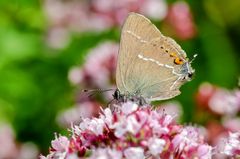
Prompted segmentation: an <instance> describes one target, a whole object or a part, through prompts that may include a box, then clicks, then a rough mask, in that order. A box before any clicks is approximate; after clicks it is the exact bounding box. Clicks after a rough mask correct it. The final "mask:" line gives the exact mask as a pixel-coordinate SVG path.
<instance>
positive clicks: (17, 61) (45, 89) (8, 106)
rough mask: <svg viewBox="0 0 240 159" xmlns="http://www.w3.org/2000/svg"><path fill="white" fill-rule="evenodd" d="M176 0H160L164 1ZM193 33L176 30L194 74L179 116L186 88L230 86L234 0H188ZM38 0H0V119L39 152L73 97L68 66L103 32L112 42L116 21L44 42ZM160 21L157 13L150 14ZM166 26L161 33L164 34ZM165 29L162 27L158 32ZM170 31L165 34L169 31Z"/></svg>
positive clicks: (234, 62) (239, 31)
mask: <svg viewBox="0 0 240 159" xmlns="http://www.w3.org/2000/svg"><path fill="white" fill-rule="evenodd" d="M174 2H176V1H173V0H169V1H167V3H168V5H171V4H172V3H174ZM186 2H187V3H188V5H189V6H190V9H191V12H192V16H193V20H194V23H195V25H196V28H197V34H196V36H195V37H193V38H191V39H187V40H181V39H178V38H176V40H177V41H178V43H179V44H180V45H181V46H182V47H183V48H184V50H185V51H186V52H187V54H188V56H189V57H190V58H191V57H192V56H193V55H194V54H195V53H197V54H198V57H197V58H196V60H195V61H194V63H193V67H194V68H195V69H196V75H195V77H194V80H193V81H192V82H190V83H188V84H186V85H184V86H183V87H182V89H181V90H182V92H183V93H182V94H181V95H180V96H178V97H177V98H176V99H177V100H179V101H180V102H181V104H182V105H183V110H184V118H183V119H184V120H183V122H190V121H191V120H192V118H193V116H194V93H196V91H197V89H198V86H199V85H200V84H201V83H202V82H204V81H208V82H211V83H213V84H216V85H219V86H223V87H226V88H234V87H237V80H238V78H239V75H240V74H239V72H240V12H239V8H240V1H239V0H230V1H225V0H198V1H196V0H189V1H186ZM43 7H44V1H29V0H13V1H11V2H10V1H7V0H1V1H0V123H4V122H7V123H10V124H11V125H12V127H13V129H14V131H15V134H16V141H17V142H27V141H32V142H34V143H35V144H36V145H37V146H38V148H39V149H40V152H42V153H46V152H47V150H48V147H49V146H50V141H51V139H53V136H54V132H63V131H64V130H62V129H61V128H60V127H59V126H58V125H57V124H56V115H57V113H58V112H59V111H60V110H62V109H64V108H66V107H69V106H71V105H73V104H74V102H75V99H74V98H75V94H76V88H75V87H73V86H71V84H70V82H69V80H68V72H69V70H70V68H71V67H72V66H75V65H80V64H83V63H84V57H85V55H86V54H87V53H88V51H89V49H90V48H93V47H95V46H96V45H97V44H98V43H100V42H102V41H104V40H109V39H110V40H113V41H116V42H118V41H119V37H120V29H119V27H110V28H108V29H105V30H104V31H100V32H91V31H87V32H74V31H72V32H71V34H70V40H69V42H68V43H67V45H66V46H64V47H61V48H52V47H50V46H49V45H48V41H47V40H46V39H47V34H48V30H49V28H50V24H49V22H48V17H47V16H46V13H45V10H44V9H43ZM156 24H157V26H158V27H159V28H162V27H163V28H164V26H165V28H166V25H167V23H164V20H163V21H161V22H158V21H156ZM167 30H168V29H163V33H164V34H166V35H168V34H169V33H168V31H167ZM164 31H165V32H164ZM169 35H171V34H169Z"/></svg>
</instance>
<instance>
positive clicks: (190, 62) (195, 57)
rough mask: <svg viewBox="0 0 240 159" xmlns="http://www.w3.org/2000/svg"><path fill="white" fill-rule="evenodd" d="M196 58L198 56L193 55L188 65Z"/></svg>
mask: <svg viewBox="0 0 240 159" xmlns="http://www.w3.org/2000/svg"><path fill="white" fill-rule="evenodd" d="M197 56H198V54H194V55H193V58H192V60H191V61H190V62H189V63H192V62H193V61H194V60H195V59H196V57H197Z"/></svg>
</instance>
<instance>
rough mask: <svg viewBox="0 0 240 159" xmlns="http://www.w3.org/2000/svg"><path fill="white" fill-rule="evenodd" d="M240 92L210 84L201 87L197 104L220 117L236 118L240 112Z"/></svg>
mask: <svg viewBox="0 0 240 159" xmlns="http://www.w3.org/2000/svg"><path fill="white" fill-rule="evenodd" d="M239 92H240V90H227V89H224V88H220V87H217V86H214V85H211V84H209V83H203V84H202V85H201V86H200V87H199V91H198V93H197V96H196V100H197V104H198V105H199V106H200V107H205V108H208V109H209V110H211V111H212V112H213V113H216V114H218V115H228V116H234V115H236V114H237V113H238V112H239V111H240V96H239Z"/></svg>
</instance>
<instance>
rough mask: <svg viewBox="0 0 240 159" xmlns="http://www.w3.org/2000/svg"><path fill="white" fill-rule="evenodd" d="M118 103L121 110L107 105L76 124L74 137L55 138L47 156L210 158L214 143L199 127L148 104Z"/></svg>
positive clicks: (108, 158)
mask: <svg viewBox="0 0 240 159" xmlns="http://www.w3.org/2000/svg"><path fill="white" fill-rule="evenodd" d="M119 107H120V111H119V112H111V110H110V109H109V108H106V109H104V110H102V111H101V112H102V113H101V114H100V115H99V117H98V118H96V117H95V118H93V117H92V118H85V119H83V120H82V122H81V123H80V124H79V125H74V126H73V127H72V132H73V134H72V136H71V138H70V139H67V138H66V137H62V136H60V137H59V138H56V139H55V140H54V142H52V149H51V151H50V154H49V155H48V156H47V157H48V158H50V157H52V156H64V157H66V158H68V157H69V156H73V155H75V156H76V154H77V155H78V156H79V158H80V157H88V158H90V159H93V158H99V159H102V158H104V159H111V158H113V156H114V157H115V156H116V158H119V159H120V158H125V159H144V158H147V157H150V158H151V157H152V158H163V159H164V158H170V157H173V158H194V157H196V158H202V159H203V158H211V156H212V147H211V146H209V145H208V144H206V143H205V142H204V139H203V136H202V135H201V134H200V132H199V131H198V128H195V127H190V126H187V127H185V126H182V125H179V124H176V122H175V120H174V117H172V116H171V115H167V114H165V113H163V112H161V111H159V110H158V111H155V110H153V109H152V108H151V107H149V106H142V107H139V106H138V105H136V104H135V103H131V102H127V103H123V104H122V105H121V106H119ZM127 108H128V109H127ZM63 143H65V145H62V144H63ZM89 152H90V153H89ZM49 156H50V157H49Z"/></svg>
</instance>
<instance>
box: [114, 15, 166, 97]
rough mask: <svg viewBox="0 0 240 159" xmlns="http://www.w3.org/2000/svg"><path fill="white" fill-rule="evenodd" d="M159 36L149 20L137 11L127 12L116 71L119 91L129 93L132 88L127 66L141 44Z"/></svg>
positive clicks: (130, 65)
mask: <svg viewBox="0 0 240 159" xmlns="http://www.w3.org/2000/svg"><path fill="white" fill-rule="evenodd" d="M160 36H162V34H161V33H160V31H159V30H158V29H157V28H156V26H154V25H153V24H152V23H151V22H150V20H148V19H147V18H145V17H144V16H142V15H140V14H137V13H130V14H129V16H128V17H127V19H126V21H125V23H124V25H123V28H122V33H121V40H120V48H119V54H118V63H117V71H116V83H117V87H118V89H119V90H120V92H121V93H126V92H128V93H131V92H132V91H133V90H134V87H132V86H131V84H130V83H129V82H128V80H129V73H130V72H129V67H133V65H132V61H134V59H135V58H136V56H137V55H138V53H139V51H140V48H141V46H142V45H143V44H145V43H147V42H149V41H151V40H153V39H154V38H157V37H160ZM132 69H133V68H131V70H132Z"/></svg>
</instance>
